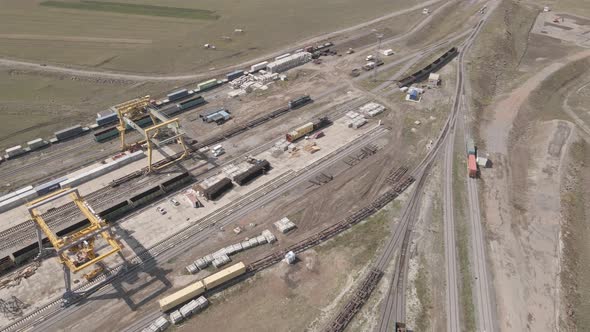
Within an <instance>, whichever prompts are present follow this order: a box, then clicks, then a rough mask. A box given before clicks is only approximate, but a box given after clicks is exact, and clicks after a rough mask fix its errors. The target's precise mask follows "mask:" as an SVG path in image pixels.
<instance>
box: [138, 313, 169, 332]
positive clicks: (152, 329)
mask: <svg viewBox="0 0 590 332" xmlns="http://www.w3.org/2000/svg"><path fill="white" fill-rule="evenodd" d="M169 326H170V322H169V321H168V320H167V319H166V317H165V316H161V317H159V318H158V319H156V320H155V321H154V322H153V323H151V324H150V325H149V326H148V327H147V328H145V329H143V330H142V332H161V331H165V330H166V329H167V328H168V327H169Z"/></svg>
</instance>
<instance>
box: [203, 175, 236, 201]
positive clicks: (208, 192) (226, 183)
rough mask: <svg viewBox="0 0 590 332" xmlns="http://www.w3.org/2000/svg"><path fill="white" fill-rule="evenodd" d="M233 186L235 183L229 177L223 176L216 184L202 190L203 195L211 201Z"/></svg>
mask: <svg viewBox="0 0 590 332" xmlns="http://www.w3.org/2000/svg"><path fill="white" fill-rule="evenodd" d="M232 187H233V183H232V182H231V180H230V179H228V178H223V179H221V180H219V182H217V183H215V184H214V185H212V186H210V187H207V188H205V189H203V190H202V193H203V196H205V198H207V199H208V200H210V201H214V200H216V199H217V198H219V197H220V196H221V195H223V194H224V193H225V192H226V191H228V190H230V189H231V188H232Z"/></svg>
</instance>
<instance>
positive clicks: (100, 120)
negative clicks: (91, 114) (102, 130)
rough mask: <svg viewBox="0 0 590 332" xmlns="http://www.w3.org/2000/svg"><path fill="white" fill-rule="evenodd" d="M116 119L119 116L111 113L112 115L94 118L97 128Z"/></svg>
mask: <svg viewBox="0 0 590 332" xmlns="http://www.w3.org/2000/svg"><path fill="white" fill-rule="evenodd" d="M118 119H119V116H118V115H117V113H113V114H109V115H106V116H102V117H99V118H96V124H97V125H99V126H104V125H106V124H109V123H113V122H116V121H117V120H118Z"/></svg>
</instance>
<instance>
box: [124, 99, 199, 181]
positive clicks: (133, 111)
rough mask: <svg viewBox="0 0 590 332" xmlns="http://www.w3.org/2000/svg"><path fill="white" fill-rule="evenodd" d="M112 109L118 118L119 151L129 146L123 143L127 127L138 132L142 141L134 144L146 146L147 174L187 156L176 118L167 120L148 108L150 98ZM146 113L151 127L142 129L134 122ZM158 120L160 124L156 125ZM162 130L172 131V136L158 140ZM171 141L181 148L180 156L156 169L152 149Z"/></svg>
mask: <svg viewBox="0 0 590 332" xmlns="http://www.w3.org/2000/svg"><path fill="white" fill-rule="evenodd" d="M114 108H115V110H116V111H117V115H118V117H119V125H118V126H117V129H118V130H119V135H120V137H121V150H123V151H124V150H126V149H127V148H129V146H130V145H129V144H127V142H126V141H125V132H126V130H127V126H130V127H132V128H133V129H135V130H137V131H138V132H140V133H141V134H142V136H143V137H144V140H142V141H139V142H136V143H135V144H143V143H144V142H145V143H146V145H147V150H148V172H151V171H152V170H153V169H162V168H164V167H166V166H168V165H170V164H172V163H175V162H177V161H179V160H181V159H184V158H185V157H186V156H187V155H188V149H187V147H186V144H185V143H184V132H183V131H182V129H181V127H180V121H179V120H178V118H174V119H168V118H167V117H166V116H164V115H163V114H161V113H160V112H159V111H157V110H155V109H152V108H151V107H150V96H144V97H141V98H136V99H133V100H129V101H126V102H124V103H122V104H119V105H115V106H114ZM146 113H147V114H148V115H149V116H150V117H151V119H152V123H153V125H152V126H151V127H149V128H146V129H143V128H141V127H140V126H139V125H137V124H136V123H135V121H136V120H137V119H139V118H141V117H144V116H145V115H146ZM158 120H159V121H160V122H161V123H158ZM164 129H168V130H170V131H172V136H171V137H169V138H166V139H164V140H160V139H159V138H158V136H159V134H160V132H161V131H162V130H164ZM173 140H175V141H176V142H177V143H178V144H179V145H180V146H181V147H182V150H183V152H182V153H181V154H180V156H179V157H177V158H176V159H174V160H171V161H170V162H168V163H166V164H164V165H159V166H157V167H156V166H153V165H152V150H153V148H154V147H156V148H158V147H160V146H162V145H163V144H166V143H168V142H170V141H173Z"/></svg>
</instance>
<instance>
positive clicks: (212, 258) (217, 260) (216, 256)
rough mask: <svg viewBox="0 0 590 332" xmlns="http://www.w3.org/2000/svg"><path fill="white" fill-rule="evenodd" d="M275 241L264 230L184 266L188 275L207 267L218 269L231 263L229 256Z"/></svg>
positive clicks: (272, 235)
mask: <svg viewBox="0 0 590 332" xmlns="http://www.w3.org/2000/svg"><path fill="white" fill-rule="evenodd" d="M276 240H277V238H276V236H275V235H274V234H273V233H272V232H271V231H269V230H268V229H266V230H264V231H263V232H262V234H261V235H258V236H256V237H253V238H251V239H246V240H244V241H242V242H239V243H235V244H232V245H229V246H227V247H225V248H221V249H219V250H217V251H216V252H214V253H212V254H209V255H205V256H203V257H201V258H199V259H197V260H195V261H194V262H193V263H192V264H189V265H187V266H186V270H187V271H188V272H189V273H190V274H195V273H197V272H199V271H200V270H204V269H206V268H207V267H208V266H209V265H213V266H214V267H215V268H220V267H222V266H223V265H226V264H227V263H229V262H231V259H230V258H229V256H231V255H233V254H236V253H239V252H241V251H243V250H248V249H250V248H254V247H257V246H259V245H262V244H266V243H273V242H275V241H276Z"/></svg>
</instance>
